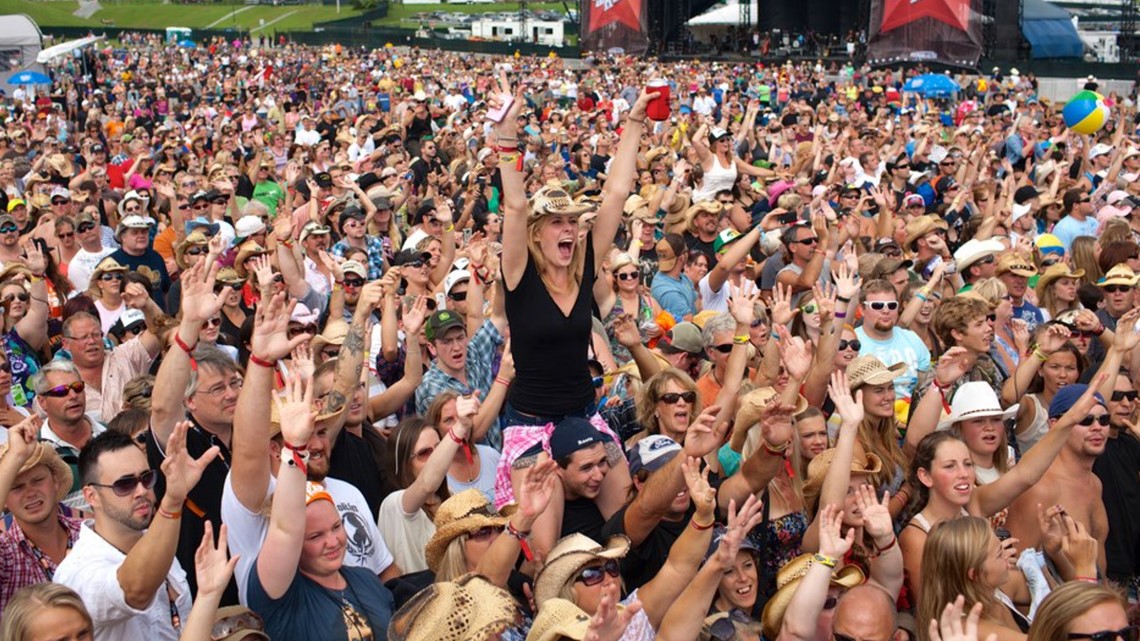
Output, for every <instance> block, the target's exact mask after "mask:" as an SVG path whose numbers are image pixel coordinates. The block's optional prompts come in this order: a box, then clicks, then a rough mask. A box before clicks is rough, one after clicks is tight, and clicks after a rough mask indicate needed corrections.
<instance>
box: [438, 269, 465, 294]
mask: <svg viewBox="0 0 1140 641" xmlns="http://www.w3.org/2000/svg"><path fill="white" fill-rule="evenodd" d="M465 280H471V272H469V271H467V270H466V269H457V270H455V271H453V272H449V273H448V274H447V276H445V277H444V279H443V293H444V294H445V295H447V296H450V295H451V288H453V287H455V286H456V285H458V284H459V283H462V282H463V281H465Z"/></svg>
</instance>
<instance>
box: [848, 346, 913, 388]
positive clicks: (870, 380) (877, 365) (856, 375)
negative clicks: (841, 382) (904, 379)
mask: <svg viewBox="0 0 1140 641" xmlns="http://www.w3.org/2000/svg"><path fill="white" fill-rule="evenodd" d="M905 371H906V363H895V364H894V365H891V366H890V367H887V366H886V365H884V364H883V361H881V360H879V359H878V358H877V357H875V356H871V355H870V354H868V355H866V356H860V357H858V358H856V359H855V360H853V361H851V364H850V365H848V366H847V383H848V385H850V387H851V391H852V392H854V391H855V390H857V389H859V388H860V387H862V386H864V385H882V384H883V383H890V382H892V381H894V380H895V379H896V378H898V377H900V376H902V375H903V372H905Z"/></svg>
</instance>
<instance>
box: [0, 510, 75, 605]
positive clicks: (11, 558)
mask: <svg viewBox="0 0 1140 641" xmlns="http://www.w3.org/2000/svg"><path fill="white" fill-rule="evenodd" d="M56 516H57V518H59V524H60V525H61V526H63V529H64V530H67V547H68V549H71V546H72V545H74V544H75V540H76V539H78V538H79V526H80V525H81V524H82V523H83V521H82V519H77V518H73V517H70V516H65V515H64V514H63V512H62V511H60V510H56ZM45 565H46V566H47V567H46V569H45V567H44V566H45ZM57 567H58V565H57V564H56V562H55V561H52V560H51V559H50V558H48V557H47V556H44V557H43V565H41V564H40V559H39V558H37V557H36V553H35V551H34V550H33V546H32V542H31V541H29V540H28V538H27V537H26V536H24V531H23V530H21V529H20V525H19V523H17V522H16V521H15V520H14V519H13V520H12V522H11V524H10V525H9V526H8V530H7V531H6V532H4V533H3V534H0V611H3V610H4V608H6V607H7V606H8V601H9V600H10V599H11V598H12V595H13V594H15V593H16V590H19V589H20V588H22V587H26V586H29V585H34V584H36V583H44V582H46V581H51V579H52V575H54V574H55V571H56V568H57Z"/></svg>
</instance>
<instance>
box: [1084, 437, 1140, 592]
mask: <svg viewBox="0 0 1140 641" xmlns="http://www.w3.org/2000/svg"><path fill="white" fill-rule="evenodd" d="M1093 473H1094V474H1096V475H1097V477H1098V478H1100V481H1101V484H1103V485H1104V490H1103V492H1102V493H1101V499H1102V500H1103V501H1104V509H1105V511H1106V512H1107V513H1108V540H1106V541H1105V544H1104V551H1105V560H1106V561H1107V563H1108V578H1110V579H1112V580H1113V581H1119V582H1120V583H1125V584H1126V583H1128V581H1129V579H1130V578H1131V577H1134V576H1140V522H1137V521H1136V518H1135V516H1136V515H1137V514H1140V482H1138V480H1140V440H1137V439H1136V437H1135V436H1133V435H1132V434H1131V433H1129V432H1127V431H1121V432H1120V434H1119V435H1118V436H1117V437H1116V438H1110V439H1108V441H1106V442H1105V447H1104V453H1102V454H1101V455H1100V456H1098V457H1096V461H1094V462H1093Z"/></svg>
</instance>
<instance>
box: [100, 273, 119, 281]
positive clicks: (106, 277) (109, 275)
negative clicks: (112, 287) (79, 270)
mask: <svg viewBox="0 0 1140 641" xmlns="http://www.w3.org/2000/svg"><path fill="white" fill-rule="evenodd" d="M99 280H123V273H122V272H107V273H105V274H100V275H99Z"/></svg>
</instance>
